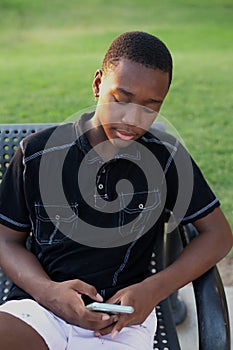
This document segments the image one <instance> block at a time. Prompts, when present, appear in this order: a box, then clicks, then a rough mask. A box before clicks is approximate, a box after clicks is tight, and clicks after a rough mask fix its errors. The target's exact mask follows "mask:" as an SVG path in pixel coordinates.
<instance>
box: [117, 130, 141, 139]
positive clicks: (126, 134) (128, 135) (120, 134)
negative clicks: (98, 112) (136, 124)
mask: <svg viewBox="0 0 233 350" xmlns="http://www.w3.org/2000/svg"><path fill="white" fill-rule="evenodd" d="M115 132H116V136H117V137H118V138H119V139H121V140H126V141H129V140H133V139H134V138H135V136H136V135H135V134H134V133H130V132H128V131H126V130H123V129H116V130H115Z"/></svg>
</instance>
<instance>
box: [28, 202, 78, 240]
mask: <svg viewBox="0 0 233 350" xmlns="http://www.w3.org/2000/svg"><path fill="white" fill-rule="evenodd" d="M35 213H36V227H35V238H36V240H37V242H38V243H39V244H54V243H61V242H63V241H64V240H68V239H71V238H72V236H73V235H74V233H75V231H76V230H77V225H78V204H72V205H70V206H69V205H43V204H40V203H36V204H35Z"/></svg>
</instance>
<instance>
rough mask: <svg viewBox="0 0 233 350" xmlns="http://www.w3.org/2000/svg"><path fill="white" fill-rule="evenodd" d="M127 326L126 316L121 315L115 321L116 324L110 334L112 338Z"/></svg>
mask: <svg viewBox="0 0 233 350" xmlns="http://www.w3.org/2000/svg"><path fill="white" fill-rule="evenodd" d="M125 326H127V318H126V317H124V316H121V317H120V319H119V321H118V322H116V324H115V325H114V327H113V329H112V331H111V334H112V338H113V339H114V338H115V337H116V336H117V335H118V333H119V332H120V331H121V330H122V328H123V327H125Z"/></svg>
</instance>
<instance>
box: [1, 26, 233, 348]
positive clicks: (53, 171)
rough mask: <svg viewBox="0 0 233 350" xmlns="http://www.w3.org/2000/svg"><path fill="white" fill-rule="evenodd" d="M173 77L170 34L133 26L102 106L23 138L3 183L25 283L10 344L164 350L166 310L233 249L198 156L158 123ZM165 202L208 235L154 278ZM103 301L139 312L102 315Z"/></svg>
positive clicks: (6, 308) (110, 67) (8, 260)
mask: <svg viewBox="0 0 233 350" xmlns="http://www.w3.org/2000/svg"><path fill="white" fill-rule="evenodd" d="M171 79H172V59H171V55H170V53H169V51H168V49H167V48H166V46H165V45H164V44H163V43H162V42H161V41H160V40H159V39H158V38H156V37H154V36H152V35H150V34H147V33H143V32H129V33H125V34H122V35H120V36H119V37H118V38H116V39H115V40H114V41H113V43H112V44H111V46H110V48H109V50H108V52H107V54H106V56H105V58H104V61H103V66H102V70H98V71H97V72H96V74H95V77H94V82H93V91H94V95H95V96H96V97H97V98H98V99H99V100H98V104H97V107H96V110H95V112H94V113H91V114H86V115H83V116H82V117H81V119H80V120H79V121H78V122H75V123H73V124H64V125H61V126H59V127H57V128H56V127H54V128H50V129H47V130H44V131H41V132H39V133H38V134H35V135H33V136H31V137H29V138H27V139H25V140H24V141H23V142H22V143H21V146H20V148H19V149H18V151H17V152H16V155H15V157H14V159H13V161H12V162H11V165H10V166H9V168H8V171H7V173H6V175H5V177H4V180H3V182H2V184H1V188H0V191H1V192H0V223H1V226H0V265H1V266H2V268H3V269H4V270H5V272H6V273H7V275H8V276H9V277H10V278H11V279H12V280H13V282H14V284H15V286H14V288H13V289H12V291H11V294H10V297H9V299H11V300H9V301H7V302H6V303H5V304H4V305H3V306H2V307H1V309H0V311H1V312H0V347H1V349H7V350H13V349H17V350H19V349H28V348H29V349H34V350H37V349H40V350H46V349H51V350H63V349H64V350H65V349H68V350H74V349H77V348H80V349H88V350H90V349H95V350H96V349H99V348H100V349H111V350H114V349H138V350H141V349H148V350H149V349H152V347H153V336H154V332H155V328H156V317H155V313H154V308H155V306H156V305H157V304H158V303H159V302H160V301H161V300H163V299H164V298H166V297H167V296H169V295H170V294H171V293H172V292H174V291H175V290H177V289H179V288H180V287H182V286H184V285H185V284H187V283H188V282H190V281H191V280H193V279H195V278H197V277H198V276H200V275H201V274H203V273H204V272H205V271H207V270H208V269H209V268H210V267H211V266H213V265H214V264H216V262H218V261H219V260H220V259H221V258H223V257H224V256H225V255H226V254H227V252H228V251H229V249H230V248H231V246H232V235H231V231H230V228H229V226H228V224H227V222H226V219H225V217H224V215H223V214H222V212H221V210H220V208H219V202H218V200H217V199H216V198H215V196H214V194H213V193H212V191H211V190H210V188H209V186H208V185H207V183H206V181H205V180H204V178H203V176H202V174H201V173H200V171H199V169H198V168H197V166H196V165H195V163H194V162H193V160H191V158H190V157H189V155H188V154H187V152H186V151H185V150H184V148H183V147H182V146H181V145H180V144H179V142H178V141H177V140H176V139H175V138H173V137H172V136H170V135H168V134H166V133H164V132H162V131H159V130H156V132H155V134H152V133H151V132H148V131H147V130H148V129H149V128H150V126H151V124H152V123H153V121H154V119H155V117H156V114H157V113H158V112H159V110H160V107H161V105H162V103H163V101H164V99H165V97H166V94H167V92H168V89H169V86H170V83H171ZM184 194H185V195H184ZM165 208H166V209H168V210H170V211H173V212H174V214H176V220H177V221H178V222H182V223H187V222H193V224H194V225H195V226H196V228H197V229H198V230H199V232H200V235H199V236H198V237H197V238H195V239H194V240H193V241H192V242H191V243H190V244H189V246H188V247H187V248H186V249H184V251H183V252H182V254H181V255H180V257H179V258H178V259H177V260H176V261H175V262H174V263H173V264H172V265H170V266H169V267H168V268H166V269H165V270H164V271H162V272H160V273H157V274H156V275H154V276H152V277H151V276H148V264H149V261H150V257H151V253H152V250H153V245H154V240H155V236H156V232H157V230H159V229H161V225H163V217H164V210H165ZM30 232H32V234H31V248H30V250H27V249H26V247H25V246H26V243H25V242H26V239H27V238H28V236H29V233H30ZM91 301H100V302H101V301H106V302H107V303H114V304H122V305H130V306H133V308H134V312H133V313H132V314H130V315H121V316H119V315H108V314H106V313H103V312H100V313H95V312H93V311H90V310H87V309H86V308H85V304H87V303H90V302H91ZM12 334H14V337H12Z"/></svg>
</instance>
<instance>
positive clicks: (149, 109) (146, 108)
mask: <svg viewBox="0 0 233 350" xmlns="http://www.w3.org/2000/svg"><path fill="white" fill-rule="evenodd" d="M143 110H144V112H146V113H147V114H154V113H156V112H155V111H154V110H153V109H151V108H149V107H145V106H143Z"/></svg>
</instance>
